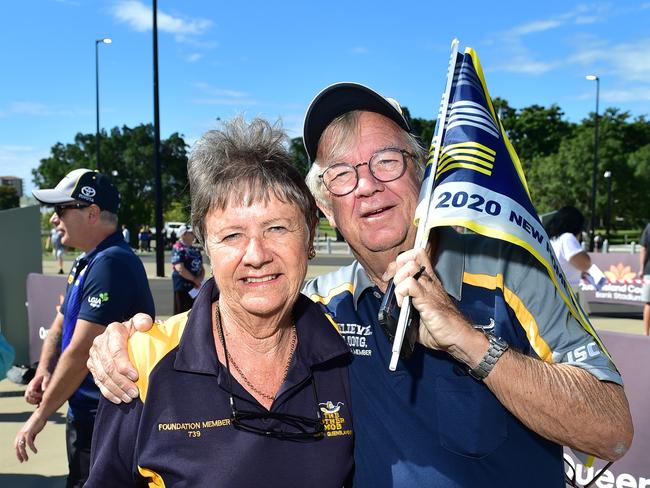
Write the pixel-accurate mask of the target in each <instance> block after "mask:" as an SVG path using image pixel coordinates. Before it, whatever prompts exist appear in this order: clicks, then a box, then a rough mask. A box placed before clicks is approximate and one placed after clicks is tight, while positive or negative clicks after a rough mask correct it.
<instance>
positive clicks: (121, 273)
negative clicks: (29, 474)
mask: <svg viewBox="0 0 650 488" xmlns="http://www.w3.org/2000/svg"><path fill="white" fill-rule="evenodd" d="M33 193H34V197H35V198H36V199H37V200H38V201H39V202H41V203H42V204H44V205H50V206H54V213H53V214H52V218H51V219H50V222H51V223H52V225H54V226H55V229H56V231H57V232H58V234H59V235H60V237H61V242H62V243H63V244H64V245H65V246H68V247H76V248H78V249H81V250H82V251H84V254H82V255H81V256H80V257H79V258H78V259H77V260H76V261H75V263H74V264H73V266H72V270H71V271H70V274H69V275H68V287H67V289H66V294H65V299H64V302H63V304H62V305H61V308H60V311H59V312H58V313H57V315H56V317H55V318H54V321H53V322H52V326H51V328H50V330H49V333H48V336H47V339H46V340H45V343H44V344H43V349H42V351H41V357H40V361H39V364H38V368H37V370H36V375H35V377H34V379H33V380H32V381H31V382H30V384H29V385H28V387H27V389H26V391H25V399H26V400H27V402H28V403H31V404H34V405H37V406H38V407H37V409H36V410H35V411H34V413H33V414H32V415H31V417H30V418H29V420H27V422H26V423H25V425H24V426H23V427H22V428H21V429H20V431H19V432H18V434H17V435H16V438H15V440H14V446H15V449H16V455H17V457H18V459H19V460H20V461H21V462H23V461H27V460H28V455H27V448H26V446H29V448H30V449H31V450H32V451H33V452H36V446H35V444H34V441H35V439H36V436H37V435H38V433H39V432H40V431H41V430H43V428H44V427H45V423H46V422H47V419H48V418H49V417H50V415H52V414H53V413H54V412H55V411H56V410H57V409H58V408H59V407H60V406H61V405H62V404H63V403H64V402H65V401H66V400H67V401H68V406H69V408H68V414H67V419H66V421H67V425H66V445H67V450H68V464H69V469H70V474H69V476H68V480H67V485H66V486H68V487H77V486H79V487H81V486H83V484H84V483H85V481H86V479H87V477H88V471H89V466H90V441H91V439H92V431H93V424H94V419H95V414H96V412H97V405H98V403H99V390H98V388H97V387H96V386H95V384H94V383H93V379H92V376H90V375H89V374H88V369H87V368H86V361H87V359H88V351H89V350H90V346H91V345H92V341H93V339H94V338H95V337H96V336H97V335H99V334H101V333H102V332H103V331H104V327H105V326H106V325H107V324H109V323H110V322H114V321H116V320H124V319H126V318H128V317H131V316H132V315H133V314H134V313H136V312H138V311H142V310H148V311H149V312H150V313H154V304H153V297H152V296H151V292H150V290H149V283H148V281H147V276H146V273H145V271H144V266H143V265H142V262H141V261H140V259H138V257H137V256H136V255H135V254H134V253H133V251H132V250H131V248H130V247H129V245H128V244H127V243H126V242H125V241H124V238H123V237H122V234H121V232H120V230H119V229H118V225H117V210H118V207H119V203H120V195H119V193H118V191H117V189H116V188H115V186H114V185H113V184H112V183H111V181H110V180H109V178H108V177H107V176H105V175H103V174H101V173H97V172H94V171H91V170H88V169H76V170H74V171H71V172H70V173H68V174H67V175H66V176H65V177H64V178H63V179H62V180H61V181H60V182H59V184H58V185H56V187H55V188H53V189H41V190H35V191H34V192H33Z"/></svg>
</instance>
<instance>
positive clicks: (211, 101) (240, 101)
mask: <svg viewBox="0 0 650 488" xmlns="http://www.w3.org/2000/svg"><path fill="white" fill-rule="evenodd" d="M192 103H194V104H196V105H231V106H251V105H257V104H258V102H257V101H255V100H252V99H247V98H223V97H222V98H195V99H193V100H192Z"/></svg>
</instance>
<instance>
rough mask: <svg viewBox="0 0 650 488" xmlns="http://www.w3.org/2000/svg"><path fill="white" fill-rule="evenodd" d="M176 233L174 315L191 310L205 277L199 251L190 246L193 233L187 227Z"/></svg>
mask: <svg viewBox="0 0 650 488" xmlns="http://www.w3.org/2000/svg"><path fill="white" fill-rule="evenodd" d="M176 232H177V236H178V241H176V242H175V243H174V245H173V246H172V266H173V268H174V271H173V272H172V282H173V284H174V315H177V314H179V313H183V312H185V311H186V310H189V309H190V308H192V305H193V304H194V297H196V295H197V293H198V290H199V288H201V283H203V278H204V277H205V269H204V268H203V256H201V250H200V249H199V248H197V247H195V246H193V245H192V244H194V232H192V229H190V228H189V227H188V226H187V225H181V226H180V227H179V228H178V230H177V231H176Z"/></svg>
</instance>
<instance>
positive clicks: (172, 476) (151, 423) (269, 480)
mask: <svg viewBox="0 0 650 488" xmlns="http://www.w3.org/2000/svg"><path fill="white" fill-rule="evenodd" d="M217 298H218V292H217V290H216V287H215V284H214V280H213V279H211V280H209V281H208V282H207V283H206V284H205V285H204V286H203V287H202V289H201V292H200V293H199V295H198V297H197V300H196V302H195V303H194V307H193V308H192V310H191V311H190V312H189V313H185V314H181V315H177V316H175V317H172V318H171V319H169V320H168V321H167V322H165V324H162V325H155V326H154V327H153V328H152V330H151V331H150V332H148V333H146V334H135V335H134V336H133V337H132V338H131V340H130V341H129V353H130V355H131V358H132V360H133V363H134V364H135V365H136V367H137V368H138V371H139V375H140V379H139V380H138V387H139V389H140V397H139V398H138V399H136V400H134V401H133V402H132V403H130V404H126V405H125V404H121V405H114V404H112V403H110V402H109V401H107V400H106V399H102V400H101V402H100V408H99V412H98V415H97V421H96V423H95V431H94V434H93V447H92V461H91V471H90V478H89V480H88V482H87V484H86V485H85V486H86V487H97V486H145V485H146V483H147V482H148V481H149V482H150V481H156V482H158V483H159V484H158V485H156V486H163V483H164V486H167V487H170V486H191V487H197V488H200V487H213V486H232V487H259V486H264V487H288V486H290V487H294V486H296V487H297V486H313V487H319V488H321V487H332V488H340V487H342V486H344V484H345V483H346V480H348V478H349V476H350V473H351V471H352V466H353V459H352V450H353V429H352V416H351V405H350V391H349V383H348V365H349V362H350V351H349V349H348V347H347V346H346V345H345V343H344V341H343V340H342V339H341V337H340V335H339V333H338V331H337V330H336V328H335V326H334V325H333V324H332V323H330V322H329V321H328V320H327V318H326V317H325V316H324V315H323V313H322V312H321V311H320V309H319V308H318V307H317V306H316V305H315V304H314V303H313V302H312V301H310V300H309V299H308V298H307V297H305V296H303V295H299V298H298V301H297V303H296V305H295V306H294V308H293V318H294V320H295V323H296V333H297V335H298V343H297V347H296V352H295V354H294V357H293V359H292V362H291V365H290V368H289V372H288V374H287V377H286V380H285V382H284V384H283V385H282V386H281V388H280V391H279V393H278V396H277V398H276V399H275V401H274V402H273V405H272V406H271V410H272V411H273V412H278V413H286V414H293V415H300V416H304V417H309V418H316V417H317V412H318V411H320V412H321V415H322V416H323V418H324V419H323V422H324V425H325V429H326V431H325V436H324V437H323V438H321V439H313V440H305V441H292V440H281V439H276V438H269V437H265V436H263V435H259V434H255V433H251V432H247V431H241V430H238V429H236V428H235V427H233V426H232V425H231V407H230V404H229V396H228V387H229V381H228V377H227V372H226V370H225V367H223V366H222V365H221V363H219V361H218V359H217V354H216V349H215V345H214V335H213V330H212V318H211V304H212V302H213V301H214V300H216V299H217ZM230 379H231V381H232V387H233V394H234V395H235V398H236V402H237V408H238V409H240V410H242V409H246V410H258V411H259V410H263V409H264V407H262V406H261V405H260V404H259V403H258V402H257V400H255V398H253V397H252V396H251V395H250V394H249V393H248V392H247V391H246V390H245V389H244V388H242V386H241V385H239V383H238V382H237V381H236V380H235V379H234V378H232V377H231V378H230ZM314 387H315V390H314ZM264 422H269V423H267V424H260V425H273V422H274V421H264Z"/></svg>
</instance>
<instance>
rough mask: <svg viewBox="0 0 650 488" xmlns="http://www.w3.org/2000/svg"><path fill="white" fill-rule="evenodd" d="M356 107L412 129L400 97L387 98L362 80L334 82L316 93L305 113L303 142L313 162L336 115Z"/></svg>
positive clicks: (408, 130) (403, 127)
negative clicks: (321, 141) (361, 82)
mask: <svg viewBox="0 0 650 488" xmlns="http://www.w3.org/2000/svg"><path fill="white" fill-rule="evenodd" d="M353 110H366V111H368V112H375V113H378V114H380V115H383V116H385V117H388V118H389V119H391V120H392V121H393V122H395V123H396V124H397V125H399V126H400V127H401V128H402V129H404V130H405V131H407V132H411V126H410V124H409V122H408V120H407V119H406V117H405V116H404V113H403V112H402V107H400V104H399V103H398V102H397V100H395V99H393V98H386V97H384V96H382V95H380V94H379V93H377V92H376V91H374V90H373V89H371V88H368V87H367V86H365V85H361V84H359V83H349V82H346V83H334V84H333V85H330V86H328V87H327V88H325V89H324V90H323V91H321V92H320V93H319V94H318V95H316V97H315V98H314V99H313V100H312V102H311V104H310V105H309V108H308V109H307V115H305V124H304V128H303V143H304V144H305V149H306V150H307V156H309V161H310V162H311V163H313V162H314V160H315V159H316V152H317V150H318V141H319V140H320V136H321V135H322V134H323V132H324V131H325V129H326V128H327V126H328V125H330V123H331V122H332V121H333V120H334V119H335V118H337V117H339V116H341V115H343V114H346V113H348V112H352V111H353Z"/></svg>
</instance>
